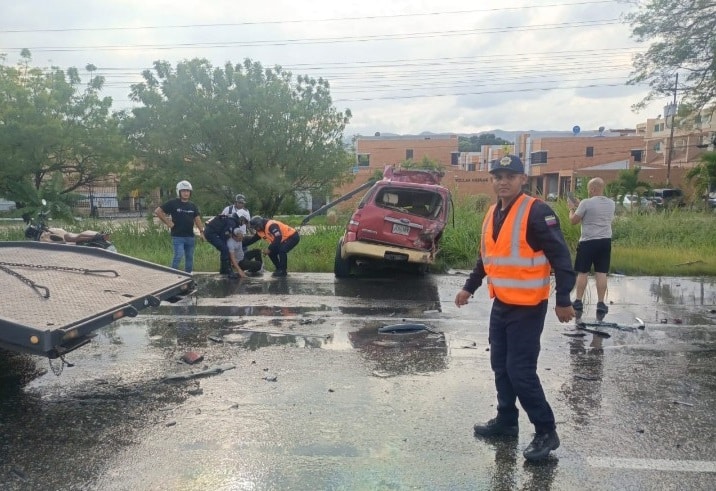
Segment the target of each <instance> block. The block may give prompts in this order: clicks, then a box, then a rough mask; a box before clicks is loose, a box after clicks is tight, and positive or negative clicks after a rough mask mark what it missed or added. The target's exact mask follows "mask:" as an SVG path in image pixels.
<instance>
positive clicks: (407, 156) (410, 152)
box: [405, 148, 413, 160]
mask: <svg viewBox="0 0 716 491" xmlns="http://www.w3.org/2000/svg"><path fill="white" fill-rule="evenodd" d="M405 160H413V149H412V148H408V149H407V150H406V151H405Z"/></svg>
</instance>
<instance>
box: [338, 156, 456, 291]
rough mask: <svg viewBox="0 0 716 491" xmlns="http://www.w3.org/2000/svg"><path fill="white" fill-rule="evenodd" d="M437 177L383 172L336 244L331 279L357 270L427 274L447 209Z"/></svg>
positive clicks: (447, 197) (448, 202) (447, 201)
mask: <svg viewBox="0 0 716 491" xmlns="http://www.w3.org/2000/svg"><path fill="white" fill-rule="evenodd" d="M442 176H443V173H442V172H438V171H426V170H415V169H395V168H393V167H392V166H389V167H386V169H385V171H384V173H383V179H381V180H380V181H377V182H376V183H375V184H373V186H372V187H371V188H370V189H369V190H368V192H367V193H366V194H365V196H364V197H363V199H361V201H360V203H359V204H358V207H357V209H356V210H355V212H353V215H352V216H351V218H350V220H349V221H348V224H347V225H346V231H345V233H344V234H343V237H342V238H341V239H340V240H339V242H338V246H337V248H336V258H335V264H334V273H335V275H336V277H338V278H344V277H347V276H349V275H350V273H351V271H352V270H353V268H354V267H355V266H360V265H365V266H378V267H384V266H388V267H398V268H401V269H412V270H415V271H420V272H425V271H427V269H428V267H429V266H430V265H431V264H433V262H434V261H435V256H436V255H437V253H438V250H439V247H438V244H439V242H440V239H441V237H442V234H443V230H444V229H445V226H446V224H447V220H448V216H449V212H450V206H451V197H450V191H449V190H448V189H447V188H446V187H444V186H441V185H440V180H441V178H442ZM339 199H340V198H339ZM336 201H338V200H336Z"/></svg>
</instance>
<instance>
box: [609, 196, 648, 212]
mask: <svg viewBox="0 0 716 491" xmlns="http://www.w3.org/2000/svg"><path fill="white" fill-rule="evenodd" d="M617 203H621V205H622V206H623V207H624V209H625V210H629V211H632V210H634V211H636V210H642V211H648V210H650V209H653V208H654V203H653V202H652V201H651V200H649V199H648V198H646V197H644V196H638V195H636V194H627V195H625V196H624V197H622V196H619V197H618V198H617Z"/></svg>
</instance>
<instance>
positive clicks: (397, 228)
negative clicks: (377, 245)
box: [393, 223, 410, 235]
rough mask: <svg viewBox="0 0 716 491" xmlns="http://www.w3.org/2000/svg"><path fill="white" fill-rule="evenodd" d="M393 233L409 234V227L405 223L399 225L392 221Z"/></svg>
mask: <svg viewBox="0 0 716 491" xmlns="http://www.w3.org/2000/svg"><path fill="white" fill-rule="evenodd" d="M393 233H394V234H398V235H410V227H408V226H407V225H401V224H400V223H394V224H393Z"/></svg>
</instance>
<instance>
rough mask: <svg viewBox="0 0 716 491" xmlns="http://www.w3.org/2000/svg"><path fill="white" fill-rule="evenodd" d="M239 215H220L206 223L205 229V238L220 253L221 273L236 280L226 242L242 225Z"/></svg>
mask: <svg viewBox="0 0 716 491" xmlns="http://www.w3.org/2000/svg"><path fill="white" fill-rule="evenodd" d="M240 222H241V220H240V218H239V217H238V216H237V215H235V214H234V215H231V216H227V215H218V216H215V217H214V218H212V219H211V220H209V221H208V222H206V227H204V238H205V239H206V241H207V242H209V243H210V244H211V245H213V246H214V247H215V248H216V250H218V251H219V261H220V263H219V264H220V266H219V273H220V274H225V275H228V277H229V278H236V277H237V275H236V273H234V271H233V270H232V268H231V258H230V257H229V248H228V247H227V246H226V241H227V240H229V238H230V237H231V232H232V231H233V230H234V229H235V228H237V227H239V226H240V225H241V223H240Z"/></svg>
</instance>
